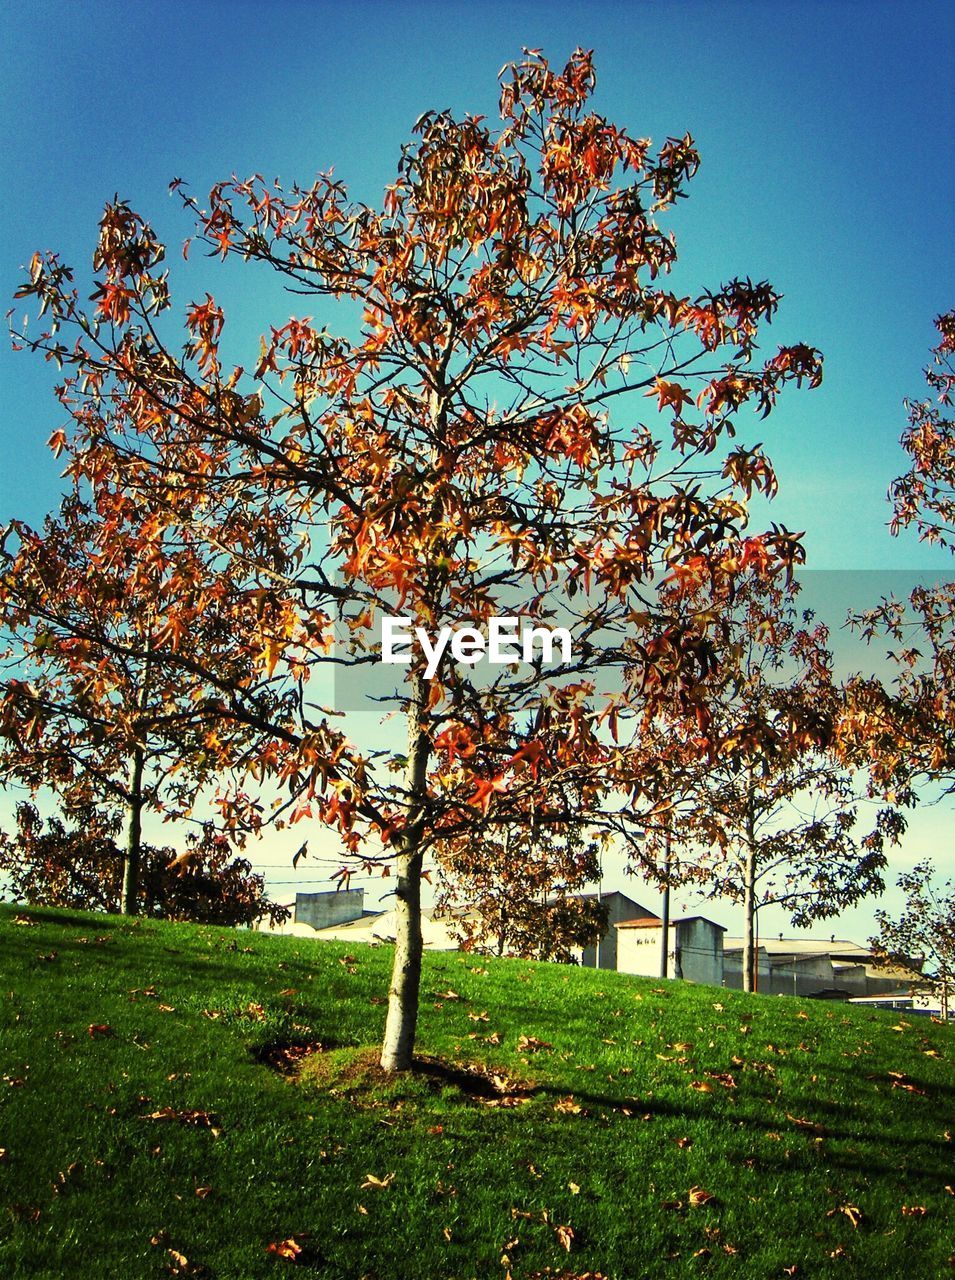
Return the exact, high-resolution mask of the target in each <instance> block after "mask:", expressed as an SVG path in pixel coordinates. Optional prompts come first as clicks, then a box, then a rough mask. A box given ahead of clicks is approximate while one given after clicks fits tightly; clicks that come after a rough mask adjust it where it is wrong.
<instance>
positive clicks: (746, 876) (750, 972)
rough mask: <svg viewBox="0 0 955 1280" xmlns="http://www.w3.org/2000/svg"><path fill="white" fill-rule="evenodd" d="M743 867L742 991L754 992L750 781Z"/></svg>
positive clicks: (753, 849) (753, 833) (753, 854)
mask: <svg viewBox="0 0 955 1280" xmlns="http://www.w3.org/2000/svg"><path fill="white" fill-rule="evenodd" d="M744 855H745V861H744V865H743V990H744V991H755V990H756V987H757V981H756V966H757V965H758V963H759V958H758V956H757V954H756V945H755V936H754V935H755V924H756V831H755V819H754V815H753V790H752V780H750V782H749V784H748V787H747V792H746V846H745V849H744Z"/></svg>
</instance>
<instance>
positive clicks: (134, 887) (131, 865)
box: [120, 747, 145, 916]
mask: <svg viewBox="0 0 955 1280" xmlns="http://www.w3.org/2000/svg"><path fill="white" fill-rule="evenodd" d="M144 765H145V760H144V752H143V751H142V749H141V748H140V747H137V748H136V749H135V750H134V751H133V766H132V770H131V772H130V779H129V822H128V825H127V828H126V850H125V853H124V854H123V894H122V898H121V900H120V911H122V913H123V915H124V916H135V915H138V914H139V863H140V856H141V853H142V843H143V768H144Z"/></svg>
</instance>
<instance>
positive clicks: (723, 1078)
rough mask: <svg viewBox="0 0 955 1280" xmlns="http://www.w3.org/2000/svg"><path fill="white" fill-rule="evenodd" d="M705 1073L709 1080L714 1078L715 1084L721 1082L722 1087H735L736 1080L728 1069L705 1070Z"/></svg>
mask: <svg viewBox="0 0 955 1280" xmlns="http://www.w3.org/2000/svg"><path fill="white" fill-rule="evenodd" d="M706 1075H708V1076H709V1078H710V1079H711V1080H715V1081H716V1083H717V1084H721V1085H722V1086H723V1088H724V1089H735V1088H736V1081H735V1080H734V1079H733V1077H732V1076H731V1075H730V1073H729V1072H728V1071H707V1072H706Z"/></svg>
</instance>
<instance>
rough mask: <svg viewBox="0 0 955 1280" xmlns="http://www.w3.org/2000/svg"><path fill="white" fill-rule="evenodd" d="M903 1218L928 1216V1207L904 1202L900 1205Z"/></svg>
mask: <svg viewBox="0 0 955 1280" xmlns="http://www.w3.org/2000/svg"><path fill="white" fill-rule="evenodd" d="M902 1217H903V1218H926V1217H928V1209H926V1207H925V1205H924V1204H904V1205H903V1206H902Z"/></svg>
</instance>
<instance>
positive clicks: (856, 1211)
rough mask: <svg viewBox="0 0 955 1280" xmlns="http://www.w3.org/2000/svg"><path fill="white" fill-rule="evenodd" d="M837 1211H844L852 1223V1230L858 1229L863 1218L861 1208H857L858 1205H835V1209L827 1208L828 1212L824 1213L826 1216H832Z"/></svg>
mask: <svg viewBox="0 0 955 1280" xmlns="http://www.w3.org/2000/svg"><path fill="white" fill-rule="evenodd" d="M837 1213H844V1214H845V1215H846V1217H847V1218H848V1219H849V1221H850V1222H851V1223H852V1228H853V1230H854V1231H855V1230H858V1228H859V1223H860V1222H861V1221H862V1219H863V1213H862V1210H861V1209H860V1208H859V1206H858V1205H855V1204H840V1205H837V1206H836V1208H835V1209H830V1210H829V1212H828V1213H827V1214H826V1217H827V1218H834V1217H835V1216H836V1214H837Z"/></svg>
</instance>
